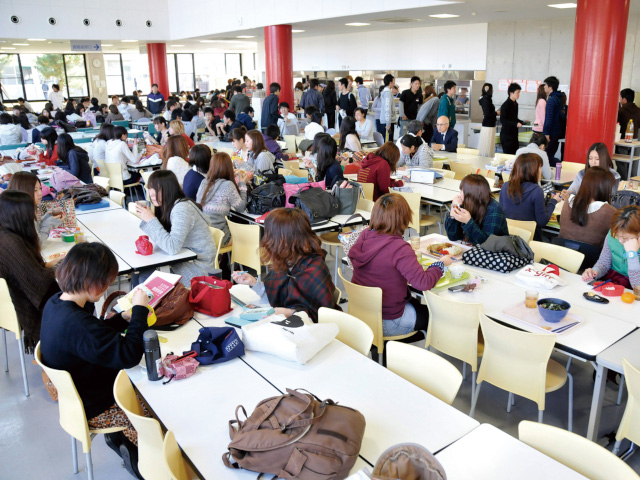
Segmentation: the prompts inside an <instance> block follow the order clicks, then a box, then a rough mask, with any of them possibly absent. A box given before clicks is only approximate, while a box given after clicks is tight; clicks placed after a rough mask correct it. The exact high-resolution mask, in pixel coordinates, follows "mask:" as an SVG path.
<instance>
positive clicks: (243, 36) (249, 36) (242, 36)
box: [236, 35, 256, 38]
mask: <svg viewBox="0 0 640 480" xmlns="http://www.w3.org/2000/svg"><path fill="white" fill-rule="evenodd" d="M236 38H256V36H255V35H237V36H236Z"/></svg>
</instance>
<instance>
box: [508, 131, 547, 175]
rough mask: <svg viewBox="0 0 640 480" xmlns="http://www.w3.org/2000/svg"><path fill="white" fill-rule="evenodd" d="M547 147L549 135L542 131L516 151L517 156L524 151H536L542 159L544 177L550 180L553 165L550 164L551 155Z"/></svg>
mask: <svg viewBox="0 0 640 480" xmlns="http://www.w3.org/2000/svg"><path fill="white" fill-rule="evenodd" d="M546 149H547V137H545V136H544V135H542V134H541V133H534V134H533V136H532V137H531V142H530V143H529V145H527V146H526V147H521V148H519V149H518V150H517V151H516V158H517V157H519V156H520V155H522V154H523V153H535V154H536V155H538V156H539V157H540V158H541V159H542V178H544V179H545V180H549V179H550V178H551V167H550V166H549V156H548V155H547V152H546V151H545V150H546Z"/></svg>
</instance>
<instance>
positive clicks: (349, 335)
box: [318, 307, 373, 355]
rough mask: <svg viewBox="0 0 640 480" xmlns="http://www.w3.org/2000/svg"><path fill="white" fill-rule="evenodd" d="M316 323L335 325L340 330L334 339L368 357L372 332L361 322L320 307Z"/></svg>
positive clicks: (336, 311) (345, 314) (339, 312)
mask: <svg viewBox="0 0 640 480" xmlns="http://www.w3.org/2000/svg"><path fill="white" fill-rule="evenodd" d="M318 323H335V324H336V325H338V328H339V329H340V331H339V332H338V336H337V337H336V338H337V339H338V340H340V341H341V342H342V343H344V344H345V345H347V346H349V347H351V348H353V349H354V350H355V351H356V352H359V353H361V354H363V355H369V352H370V351H371V344H372V342H373V332H372V331H371V328H370V327H369V325H367V324H366V323H364V322H363V321H362V320H359V319H357V318H356V317H354V316H353V315H349V314H348V313H344V312H341V311H339V310H335V309H333V308H326V307H320V309H319V310H318Z"/></svg>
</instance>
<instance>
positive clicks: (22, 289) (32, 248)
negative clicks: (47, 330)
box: [0, 190, 59, 353]
mask: <svg viewBox="0 0 640 480" xmlns="http://www.w3.org/2000/svg"><path fill="white" fill-rule="evenodd" d="M0 245H2V249H0V277H2V278H4V279H5V280H6V281H7V285H8V286H9V295H10V296H11V301H12V302H13V306H14V307H15V309H16V313H17V315H18V321H19V322H20V326H21V327H22V329H23V330H24V345H25V351H26V352H27V353H32V352H33V349H34V347H35V346H36V344H37V343H38V341H39V340H40V324H41V321H42V311H43V309H44V305H45V303H47V300H48V299H49V297H51V295H53V294H54V293H56V292H58V291H59V288H58V284H57V283H56V279H55V273H54V271H53V268H47V267H46V266H45V264H44V260H43V259H42V255H41V254H40V240H39V238H38V232H37V231H36V216H35V209H34V208H33V197H31V196H30V195H29V194H27V193H24V192H19V191H15V190H6V191H4V192H2V194H0Z"/></svg>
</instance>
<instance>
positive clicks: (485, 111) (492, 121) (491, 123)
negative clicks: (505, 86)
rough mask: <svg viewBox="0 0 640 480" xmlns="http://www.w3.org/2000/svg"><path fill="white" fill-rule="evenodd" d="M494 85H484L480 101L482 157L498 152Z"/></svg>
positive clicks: (480, 147) (479, 145) (480, 148)
mask: <svg viewBox="0 0 640 480" xmlns="http://www.w3.org/2000/svg"><path fill="white" fill-rule="evenodd" d="M492 97H493V85H491V84H490V83H485V84H484V85H483V86H482V96H481V97H480V100H478V103H479V104H480V106H481V107H482V115H483V118H482V129H481V130H480V139H479V141H478V150H480V156H481V157H493V156H494V155H495V152H496V122H497V118H496V107H495V106H494V105H493V98H492Z"/></svg>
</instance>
